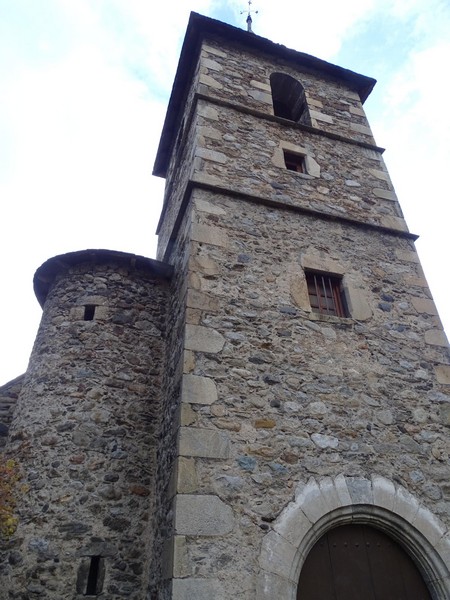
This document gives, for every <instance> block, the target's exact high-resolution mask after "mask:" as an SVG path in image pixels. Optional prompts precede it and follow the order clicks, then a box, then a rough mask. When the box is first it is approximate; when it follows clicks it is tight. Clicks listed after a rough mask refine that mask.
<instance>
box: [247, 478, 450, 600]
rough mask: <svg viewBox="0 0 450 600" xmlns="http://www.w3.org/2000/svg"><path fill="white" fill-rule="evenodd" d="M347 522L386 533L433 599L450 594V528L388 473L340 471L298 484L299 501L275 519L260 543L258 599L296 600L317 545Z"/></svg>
mask: <svg viewBox="0 0 450 600" xmlns="http://www.w3.org/2000/svg"><path fill="white" fill-rule="evenodd" d="M348 524H358V525H365V526H368V527H373V528H374V529H376V530H379V531H380V532H383V533H385V534H386V535H387V536H389V538H390V539H392V540H394V541H395V542H396V543H397V544H398V545H399V546H400V547H401V548H402V549H403V551H404V552H405V553H406V555H407V556H409V557H411V559H412V561H413V563H414V564H415V565H416V566H417V568H418V571H419V573H420V576H421V578H422V580H423V582H424V583H425V585H426V588H428V591H429V597H431V598H432V600H448V599H449V598H450V527H449V526H448V525H447V524H445V523H443V522H442V521H440V520H439V519H438V518H437V517H436V516H435V515H433V514H432V513H431V512H430V510H428V509H427V508H426V507H425V506H424V505H423V504H421V503H420V502H419V501H418V500H417V498H415V497H414V496H413V495H412V494H411V493H410V492H408V491H407V490H406V489H405V488H404V487H402V486H399V485H396V484H394V483H393V482H392V481H390V480H388V479H386V478H384V477H381V476H379V475H373V476H372V477H371V478H370V479H368V478H365V477H346V476H344V475H338V476H337V477H335V478H331V477H323V478H321V479H318V480H316V479H314V478H311V479H310V480H309V481H308V482H307V483H301V484H299V485H298V486H297V489H296V490H295V498H294V500H293V501H292V502H290V503H289V504H288V505H287V506H286V507H285V508H284V510H283V511H282V512H281V513H280V515H279V516H278V517H277V519H276V521H274V522H273V524H272V527H273V529H272V530H271V531H270V532H269V533H267V535H266V536H265V537H264V540H263V542H262V545H261V552H260V556H259V566H260V577H259V579H258V587H257V595H256V600H273V598H280V599H281V598H282V599H283V600H297V589H298V584H299V580H300V574H301V572H302V569H303V565H304V564H305V561H306V559H307V557H308V555H309V553H310V552H311V550H312V548H313V547H314V546H315V544H316V543H317V541H318V540H320V539H321V538H322V536H323V535H325V534H326V533H327V532H328V531H330V530H332V529H334V528H338V527H341V526H344V525H348ZM362 597H363V598H364V599H365V600H366V597H367V600H373V599H370V597H369V596H367V595H366V594H364V595H363V596H362ZM321 600H322V598H321ZM333 600H335V599H334V598H333ZM346 600H347V598H346ZM358 600H360V599H358ZM383 600H385V598H383ZM388 600H390V599H388ZM408 600H410V599H409V598H408ZM427 600H428V598H427Z"/></svg>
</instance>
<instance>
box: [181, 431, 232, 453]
mask: <svg viewBox="0 0 450 600" xmlns="http://www.w3.org/2000/svg"><path fill="white" fill-rule="evenodd" d="M180 455H181V456H198V457H202V458H228V457H229V455H230V439H229V437H228V435H227V434H226V433H225V432H224V431H216V430H215V429H199V428H196V427H181V428H180Z"/></svg>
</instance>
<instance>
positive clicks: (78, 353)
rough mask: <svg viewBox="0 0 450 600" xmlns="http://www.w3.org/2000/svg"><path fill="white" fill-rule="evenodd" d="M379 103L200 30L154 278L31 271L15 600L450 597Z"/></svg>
mask: <svg viewBox="0 0 450 600" xmlns="http://www.w3.org/2000/svg"><path fill="white" fill-rule="evenodd" d="M374 83H375V81H374V80H373V79H370V78H368V77H365V76H362V75H358V74H356V73H353V72H351V71H348V70H345V69H343V68H340V67H337V66H334V65H331V64H329V63H326V62H324V61H322V60H319V59H316V58H314V57H311V56H308V55H305V54H302V53H299V52H296V51H293V50H289V49H287V48H285V47H284V46H280V45H277V44H274V43H272V42H270V41H269V40H267V39H263V38H261V37H258V36H256V35H253V34H252V33H248V32H245V31H241V30H239V29H236V28H234V27H231V26H229V25H225V24H223V23H220V22H217V21H214V20H211V19H208V18H205V17H202V16H199V15H197V14H192V15H191V19H190V22H189V26H188V30H187V33H186V38H185V42H184V45H183V49H182V52H181V57H180V63H179V67H178V71H177V75H176V78H175V83H174V87H173V91H172V96H171V99H170V103H169V107H168V111H167V116H166V120H165V124H164V128H163V132H162V137H161V142H160V146H159V150H158V155H157V157H156V162H155V168H154V173H155V175H157V176H162V177H165V178H166V192H165V200H164V207H163V211H162V215H161V219H160V223H159V227H158V233H159V250H158V260H157V261H155V260H150V259H146V258H143V257H137V256H133V255H128V254H124V253H120V252H112V251H106V250H90V251H82V252H74V253H71V254H68V255H64V256H60V257H56V258H53V259H50V260H49V261H48V262H47V263H45V264H44V265H43V266H42V267H41V268H40V269H39V270H38V271H37V273H36V277H35V289H36V294H37V297H38V300H39V301H40V302H41V304H42V306H43V319H42V324H41V327H40V330H39V333H38V336H37V340H36V344H35V347H34V350H33V354H32V356H31V359H30V366H29V369H28V371H27V373H26V374H25V376H24V377H23V378H20V379H17V380H14V381H13V382H11V383H10V384H7V385H6V386H4V387H3V388H1V390H0V392H1V395H2V398H3V399H4V405H5V407H7V408H8V409H9V412H10V416H11V418H12V423H11V426H10V427H9V437H8V440H7V442H6V451H7V452H8V453H10V454H12V455H13V456H14V457H15V458H16V460H17V462H18V464H19V465H20V467H21V468H22V469H23V473H24V475H25V478H26V481H27V485H28V488H27V490H26V491H25V492H24V493H23V497H22V498H21V499H20V501H19V505H18V513H19V518H20V521H19V526H18V529H17V532H16V534H15V535H14V536H13V537H12V538H11V539H10V540H9V541H7V542H6V543H5V544H4V553H3V554H4V559H5V560H4V563H3V565H2V577H3V581H4V582H5V584H4V588H3V589H5V590H7V592H6V591H5V594H6V595H5V598H20V599H28V598H46V599H47V598H48V599H51V600H57V599H58V600H61V599H64V600H65V599H74V598H77V599H79V598H84V597H86V596H87V597H96V596H98V597H103V598H105V599H108V600H109V599H114V600H115V599H118V598H132V599H134V600H141V599H145V598H147V599H150V600H169V599H170V600H225V599H229V598H233V597H236V598H239V599H242V600H273V598H279V599H280V600H316V599H319V598H320V599H321V600H331V599H338V600H341V599H345V600H356V599H360V598H362V597H367V598H370V599H371V600H372V599H373V600H391V599H392V600H393V599H394V598H395V599H396V600H398V599H402V600H417V599H421V600H426V599H430V598H432V599H436V600H446V599H447V600H448V598H450V574H449V568H450V531H449V527H450V485H449V474H450V468H449V467H450V463H449V453H450V445H449V426H450V408H449V407H450V395H449V394H448V386H449V384H450V367H449V364H448V362H449V361H448V347H447V342H446V339H445V335H444V332H443V330H442V327H441V323H440V321H439V318H438V316H437V313H436V309H435V306H434V304H433V301H432V299H431V295H430V292H429V289H428V287H427V283H426V281H425V278H424V275H423V273H422V270H421V268H420V264H419V260H418V257H417V254H416V251H415V248H414V240H415V238H416V236H415V235H413V234H411V233H409V231H408V229H407V226H406V224H405V221H404V220H403V218H402V213H401V209H400V207H399V204H398V201H397V197H396V195H395V192H394V189H393V186H392V183H391V181H390V178H389V174H388V173H387V171H386V168H385V165H384V162H383V158H382V154H383V150H382V149H381V148H379V147H378V146H377V145H376V143H375V141H374V138H373V136H372V133H371V130H370V127H369V124H368V122H367V119H366V117H365V113H364V110H363V102H364V101H365V99H366V98H367V96H368V94H369V93H370V91H371V89H372V87H373V85H374ZM16 397H17V401H16V402H15V401H14V400H15V398H16ZM4 412H6V409H5V411H4ZM7 426H9V422H7V420H6V421H5V424H4V425H3V429H2V430H0V433H3V432H4V431H6V429H7Z"/></svg>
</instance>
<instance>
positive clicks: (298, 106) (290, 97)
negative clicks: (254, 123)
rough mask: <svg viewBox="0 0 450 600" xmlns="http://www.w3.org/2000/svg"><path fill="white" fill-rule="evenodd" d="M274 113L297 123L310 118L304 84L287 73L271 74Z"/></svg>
mask: <svg viewBox="0 0 450 600" xmlns="http://www.w3.org/2000/svg"><path fill="white" fill-rule="evenodd" d="M270 87H271V90H272V103H273V113H274V115H275V116H276V117H282V118H283V119H289V120H290V121H295V122H296V123H298V122H302V123H305V122H307V120H308V109H307V105H306V98H305V90H304V88H303V86H302V84H301V83H300V82H299V81H297V80H296V79H294V78H293V77H291V76H290V75H287V74H286V73H272V75H271V76H270Z"/></svg>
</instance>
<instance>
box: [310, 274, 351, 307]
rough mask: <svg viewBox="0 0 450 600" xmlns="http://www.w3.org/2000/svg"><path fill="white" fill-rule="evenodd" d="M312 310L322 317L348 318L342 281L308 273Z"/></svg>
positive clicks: (337, 278)
mask: <svg viewBox="0 0 450 600" xmlns="http://www.w3.org/2000/svg"><path fill="white" fill-rule="evenodd" d="M306 283H307V285H308V295H309V302H310V304H311V309H312V311H313V312H315V313H319V314H321V315H332V316H336V317H348V316H349V315H348V310H347V304H346V302H345V295H344V290H343V287H342V279H341V278H340V277H337V276H335V275H328V274H324V273H306Z"/></svg>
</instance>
